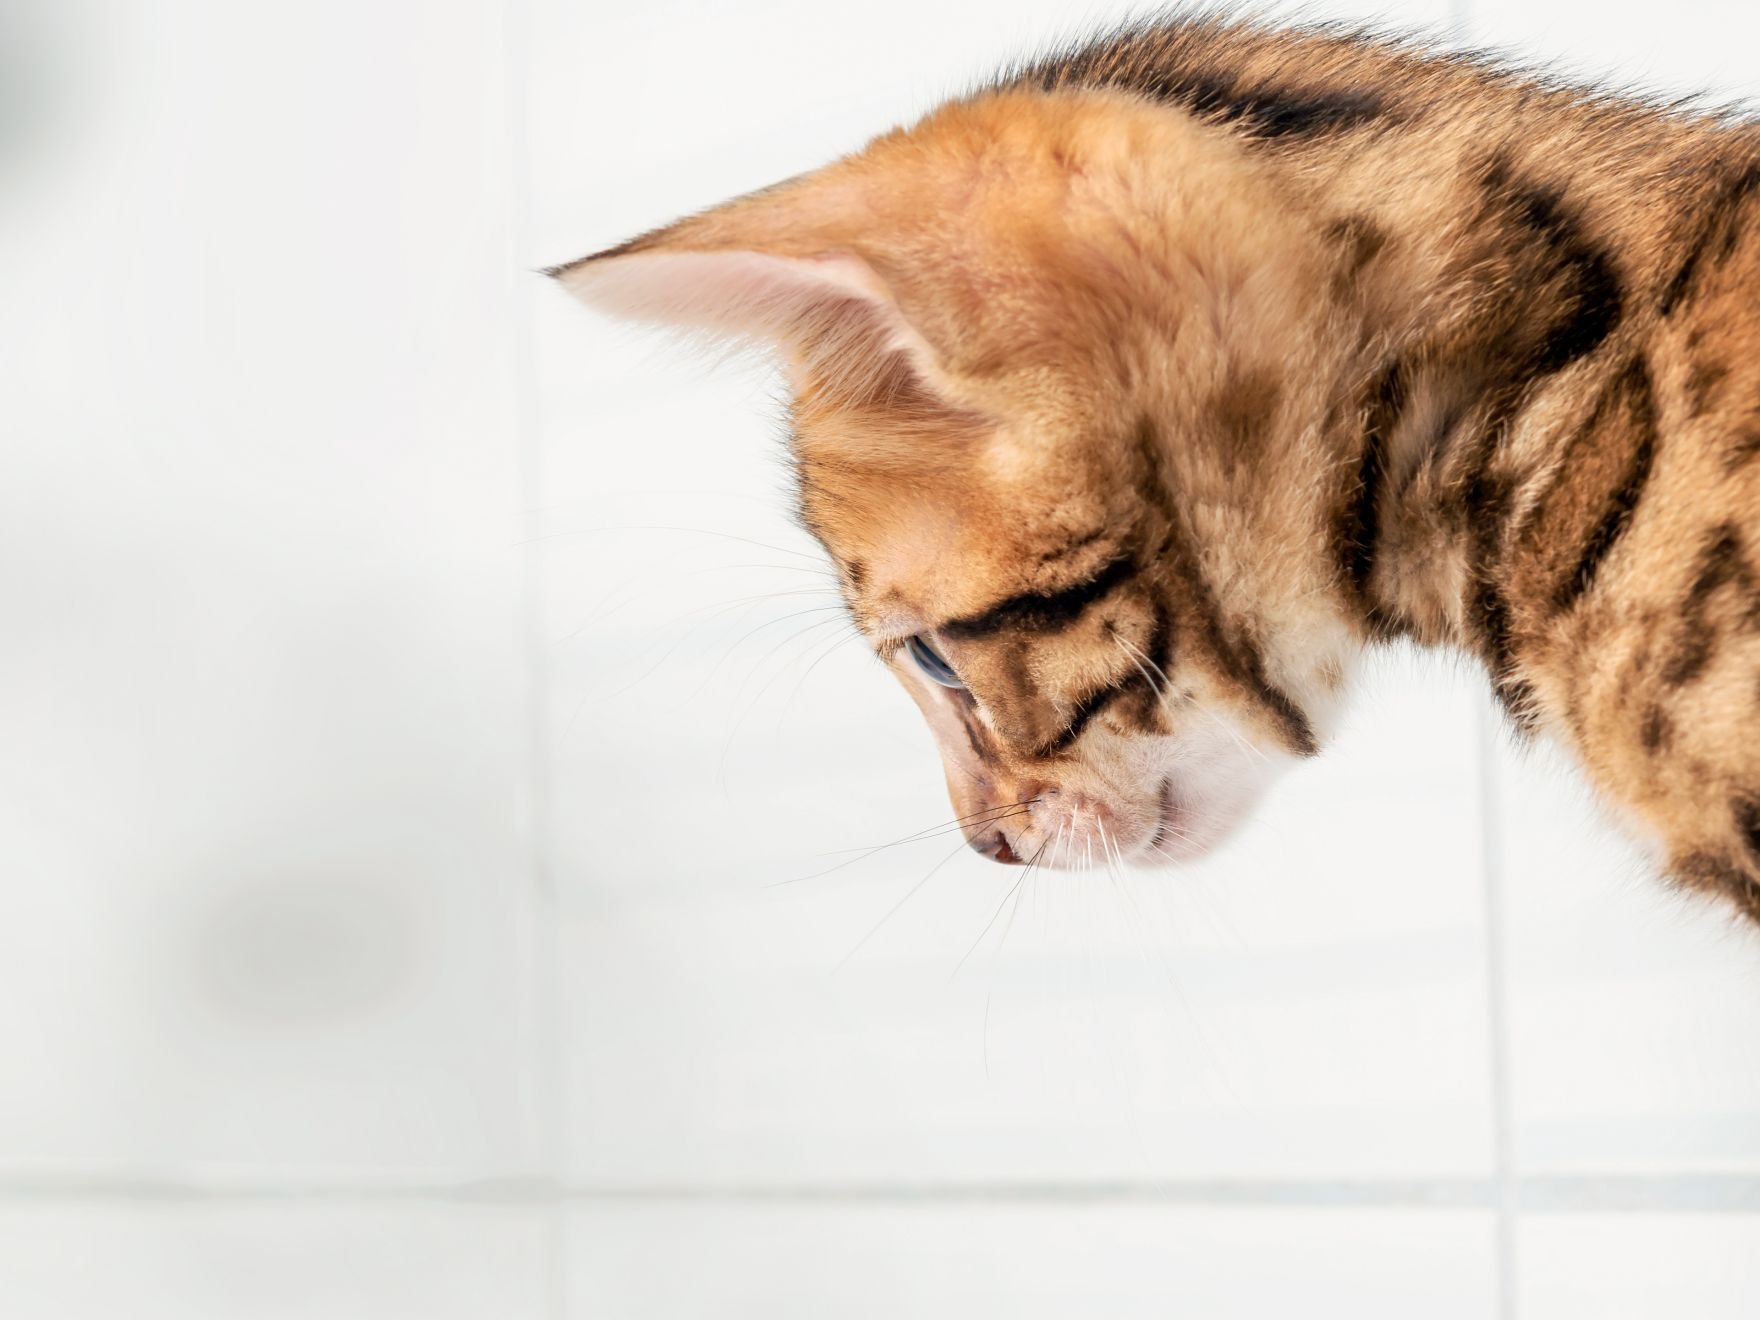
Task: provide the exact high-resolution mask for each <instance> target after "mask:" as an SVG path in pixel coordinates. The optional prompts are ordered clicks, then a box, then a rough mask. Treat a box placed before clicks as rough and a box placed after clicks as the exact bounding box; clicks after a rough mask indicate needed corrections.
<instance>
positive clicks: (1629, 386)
mask: <svg viewBox="0 0 1760 1320" xmlns="http://www.w3.org/2000/svg"><path fill="white" fill-rule="evenodd" d="M1626 393H1629V394H1630V396H1631V400H1632V407H1633V411H1634V413H1635V417H1634V422H1635V424H1636V425H1637V427H1638V445H1637V448H1636V449H1635V450H1633V452H1632V458H1631V463H1630V465H1629V466H1628V467H1627V468H1626V473H1625V476H1624V477H1623V478H1622V479H1621V481H1620V484H1619V486H1618V487H1617V488H1616V489H1615V490H1614V492H1613V494H1612V496H1611V497H1610V498H1609V499H1608V501H1607V510H1606V512H1605V513H1603V514H1602V515H1601V521H1600V522H1598V523H1597V524H1596V525H1595V529H1594V530H1593V531H1592V532H1590V533H1589V538H1588V540H1586V541H1585V542H1584V543H1583V550H1582V553H1581V554H1580V555H1579V556H1578V558H1577V566H1576V567H1575V568H1574V569H1572V570H1571V573H1570V575H1569V576H1568V577H1566V578H1565V579H1564V581H1562V582H1560V583H1559V584H1558V587H1557V589H1556V590H1554V592H1553V594H1552V607H1553V610H1554V612H1555V613H1562V612H1564V611H1565V610H1568V609H1569V608H1570V607H1571V606H1573V605H1575V604H1576V603H1577V601H1578V600H1579V599H1581V597H1582V596H1583V594H1584V593H1585V592H1586V591H1588V590H1589V588H1590V587H1591V586H1593V585H1594V582H1595V574H1596V572H1597V571H1599V569H1600V568H1601V563H1602V561H1603V560H1605V559H1606V558H1607V556H1608V554H1609V553H1610V552H1611V551H1612V550H1613V547H1614V546H1615V545H1617V544H1618V543H1619V539H1620V537H1621V536H1623V535H1624V534H1625V530H1626V528H1627V527H1629V526H1630V525H1631V521H1632V514H1633V512H1634V511H1635V510H1636V509H1637V507H1638V501H1639V499H1641V498H1642V497H1643V494H1644V486H1645V484H1646V483H1647V482H1648V481H1649V480H1650V468H1651V466H1652V464H1653V463H1654V461H1655V457H1656V401H1655V398H1654V397H1653V395H1652V393H1651V389H1650V372H1649V369H1648V368H1647V367H1646V366H1645V365H1644V361H1643V359H1642V358H1639V359H1635V360H1634V361H1633V362H1632V365H1631V366H1629V367H1627V368H1626V369H1625V370H1624V371H1622V372H1621V373H1620V374H1619V376H1618V377H1617V378H1616V379H1615V380H1614V381H1613V383H1612V384H1611V385H1609V386H1608V388H1607V389H1606V390H1605V391H1604V392H1603V393H1602V396H1601V399H1600V400H1599V401H1598V402H1597V403H1596V405H1595V411H1594V413H1593V414H1592V415H1591V417H1590V418H1589V421H1588V422H1587V423H1586V426H1587V427H1589V428H1593V427H1595V426H1598V425H1599V424H1600V423H1601V421H1602V420H1603V419H1604V418H1605V417H1606V415H1607V413H1608V412H1609V411H1610V410H1611V409H1612V408H1613V407H1614V401H1615V400H1616V399H1618V398H1619V396H1620V395H1622V394H1626Z"/></svg>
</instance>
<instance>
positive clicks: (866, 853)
mask: <svg viewBox="0 0 1760 1320" xmlns="http://www.w3.org/2000/svg"><path fill="white" fill-rule="evenodd" d="M1037 801H1038V799H1037V798H1028V799H1026V800H1025V801H1022V802H1012V803H1010V804H1009V805H1008V806H1006V807H991V808H988V809H987V811H986V812H980V813H977V815H976V816H973V817H967V818H965V819H964V820H963V822H962V823H959V824H956V825H953V826H951V827H949V826H941V827H938V828H936V829H934V830H922V831H919V832H918V833H916V834H912V835H908V836H906V837H905V838H902V839H895V840H893V841H892V842H891V843H881V844H876V845H875V846H874V847H872V848H867V849H864V850H863V851H861V852H859V853H857V854H856V855H855V856H854V857H849V858H845V859H844V860H843V861H841V862H838V863H837V864H836V865H835V866H828V867H826V868H825V869H824V870H823V871H815V872H813V873H812V874H811V875H797V876H794V877H792V878H790V879H787V880H774V881H772V882H771V883H770V884H768V885H766V886H765V888H767V889H775V888H778V887H780V886H782V885H798V884H801V883H803V882H804V881H807V880H817V879H820V878H821V877H823V876H827V875H830V874H832V873H833V872H835V871H841V870H843V869H844V867H846V866H854V865H855V864H856V863H857V862H860V861H863V860H865V859H867V858H869V857H872V856H873V855H874V854H875V853H878V852H885V851H886V850H887V849H888V848H897V847H899V846H901V845H903V844H907V843H922V842H925V841H927V840H929V839H937V838H940V837H942V836H943V835H947V834H951V833H953V832H954V831H955V830H958V831H959V832H961V833H964V832H965V830H966V828H967V826H969V825H974V824H976V825H993V824H995V823H996V822H997V821H999V820H1007V819H1009V818H1010V817H1011V816H1024V815H1026V814H1028V813H1029V812H1030V811H1031V810H1032V808H1033V803H1035V802H1037ZM990 813H994V814H990Z"/></svg>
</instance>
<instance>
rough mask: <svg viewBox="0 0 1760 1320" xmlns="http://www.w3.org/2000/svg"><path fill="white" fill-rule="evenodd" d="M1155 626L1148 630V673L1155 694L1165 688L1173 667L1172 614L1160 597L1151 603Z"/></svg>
mask: <svg viewBox="0 0 1760 1320" xmlns="http://www.w3.org/2000/svg"><path fill="white" fill-rule="evenodd" d="M1151 608H1152V609H1153V611H1154V617H1155V626H1154V627H1153V628H1152V629H1151V630H1150V632H1149V652H1148V655H1149V675H1150V679H1151V681H1152V682H1153V683H1154V684H1155V692H1156V694H1157V695H1159V694H1160V693H1162V692H1163V691H1165V690H1166V687H1167V683H1168V675H1169V674H1170V673H1171V672H1172V669H1173V616H1172V615H1170V614H1169V613H1168V612H1167V606H1166V605H1165V604H1163V603H1162V601H1161V599H1160V597H1155V598H1154V599H1153V601H1152V603H1151Z"/></svg>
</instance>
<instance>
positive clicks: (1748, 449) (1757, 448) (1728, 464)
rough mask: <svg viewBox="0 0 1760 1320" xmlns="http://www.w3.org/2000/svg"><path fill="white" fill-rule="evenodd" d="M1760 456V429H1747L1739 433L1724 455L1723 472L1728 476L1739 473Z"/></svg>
mask: <svg viewBox="0 0 1760 1320" xmlns="http://www.w3.org/2000/svg"><path fill="white" fill-rule="evenodd" d="M1756 454H1760V428H1755V427H1752V426H1750V427H1747V428H1746V429H1744V430H1741V431H1738V432H1736V434H1735V437H1734V438H1733V439H1732V440H1731V441H1730V442H1729V448H1728V449H1726V450H1724V453H1723V471H1724V474H1725V475H1726V476H1727V475H1729V474H1732V473H1735V472H1739V471H1741V470H1742V469H1743V468H1745V467H1747V466H1748V464H1749V463H1751V462H1753V461H1754V456H1755V455H1756Z"/></svg>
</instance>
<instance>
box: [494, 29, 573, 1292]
mask: <svg viewBox="0 0 1760 1320" xmlns="http://www.w3.org/2000/svg"><path fill="white" fill-rule="evenodd" d="M499 17H500V38H501V44H500V56H501V60H500V67H501V92H502V106H501V113H502V126H503V129H504V131H505V135H506V141H505V164H506V172H507V173H506V180H505V183H506V188H507V194H506V195H507V206H506V215H507V252H506V258H507V270H506V279H507V281H508V286H507V292H508V298H507V317H508V322H507V324H508V336H509V351H510V352H511V354H512V358H513V360H512V363H511V366H512V380H511V399H510V403H511V408H512V420H513V430H514V441H515V444H516V446H517V460H516V461H517V463H518V474H519V475H518V500H519V508H520V509H521V510H522V511H523V510H529V509H536V508H542V507H543V505H544V493H545V488H546V486H547V484H548V483H547V480H546V476H547V474H546V471H545V463H544V448H543V428H542V425H541V423H540V416H541V409H540V402H541V397H540V392H539V388H538V380H537V327H536V325H535V323H534V312H533V304H532V300H533V297H534V292H533V288H532V284H533V281H534V280H535V279H536V277H535V276H534V275H532V274H531V273H530V272H529V267H530V264H531V261H530V258H531V246H532V231H533V196H532V168H531V154H530V147H531V134H530V121H529V118H528V116H527V113H526V111H527V103H526V98H527V96H528V95H529V89H530V86H531V58H530V56H531V39H532V14H531V10H530V7H529V4H528V0H501V5H500V15H499ZM518 553H519V556H520V559H519V625H518V626H519V649H520V653H521V655H522V658H523V660H524V674H525V697H526V701H525V760H526V766H525V778H526V802H525V834H526V837H525V846H526V879H527V895H528V898H529V903H528V904H527V906H526V910H525V912H524V914H523V923H524V927H525V929H524V931H523V935H524V938H523V939H522V940H521V950H520V953H521V970H522V973H523V985H524V988H525V993H526V994H527V996H528V1002H529V1012H530V1022H529V1037H528V1038H529V1041H530V1048H531V1059H530V1067H531V1069H532V1080H531V1086H532V1091H533V1095H532V1109H531V1112H530V1122H531V1124H532V1132H533V1135H534V1139H535V1141H536V1143H537V1159H538V1166H539V1170H540V1173H541V1175H542V1177H543V1178H544V1179H546V1180H548V1182H550V1183H554V1182H555V1181H556V1180H558V1179H560V1178H561V1177H562V1175H563V1171H564V1170H565V1169H566V1168H567V1164H568V1160H567V1150H566V1142H567V1126H566V1122H565V1117H566V1114H567V1111H568V1098H567V1091H566V1063H567V1060H566V1056H565V1054H564V1051H563V1028H562V1014H563V1000H562V994H561V958H562V952H561V944H560V938H561V937H560V929H561V921H560V914H559V912H558V910H557V908H558V905H557V892H556V876H555V869H554V865H553V860H552V856H551V847H552V843H553V839H554V833H553V829H552V826H553V823H554V803H555V784H554V782H553V777H552V774H551V765H550V744H549V731H550V715H551V709H550V678H551V675H550V665H549V650H548V647H547V645H546V640H545V629H544V619H545V606H546V592H547V588H548V585H549V573H548V567H549V564H548V548H547V543H546V542H545V541H544V540H543V538H538V539H536V540H533V541H528V542H525V543H523V544H521V545H520V547H519V550H518ZM541 1203H542V1202H541ZM551 1204H552V1209H551V1213H550V1214H549V1215H548V1216H546V1220H545V1232H544V1280H543V1287H544V1298H545V1314H546V1316H547V1317H548V1320H564V1317H565V1316H566V1314H567V1310H568V1277H567V1260H568V1255H567V1250H566V1242H565V1233H566V1223H565V1221H564V1207H563V1205H562V1204H561V1203H560V1201H555V1202H553V1203H551Z"/></svg>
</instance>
